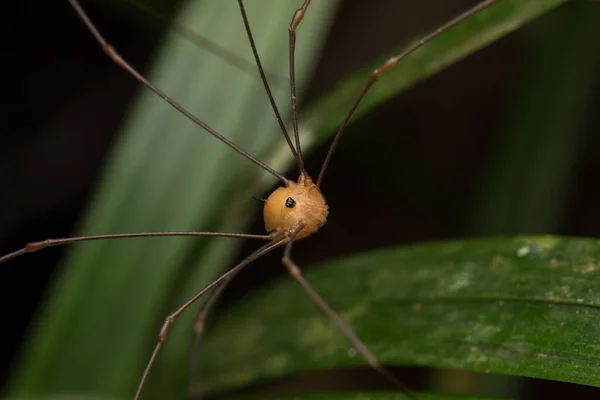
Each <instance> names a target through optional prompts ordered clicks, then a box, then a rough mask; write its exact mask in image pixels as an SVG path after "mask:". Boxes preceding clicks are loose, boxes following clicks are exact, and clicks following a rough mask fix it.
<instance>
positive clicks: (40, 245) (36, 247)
mask: <svg viewBox="0 0 600 400" xmlns="http://www.w3.org/2000/svg"><path fill="white" fill-rule="evenodd" d="M166 236H178V237H180V236H212V237H231V238H242V239H262V240H272V239H273V235H251V234H247V233H228V232H134V233H111V234H107V235H91V236H75V237H70V238H61V239H46V240H42V241H39V242H31V243H27V245H26V246H25V247H23V248H22V249H19V250H16V251H13V252H12V253H8V254H5V255H3V256H2V257H0V264H2V263H3V262H5V261H8V260H10V259H12V258H15V257H18V256H21V255H23V254H27V253H34V252H36V251H40V250H42V249H45V248H47V247H54V246H63V245H66V244H72V243H78V242H89V241H93V240H107V239H123V238H139V237H166Z"/></svg>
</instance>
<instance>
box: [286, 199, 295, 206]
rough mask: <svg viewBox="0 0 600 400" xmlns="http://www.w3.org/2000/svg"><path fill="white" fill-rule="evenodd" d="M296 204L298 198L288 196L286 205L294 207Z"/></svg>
mask: <svg viewBox="0 0 600 400" xmlns="http://www.w3.org/2000/svg"><path fill="white" fill-rule="evenodd" d="M295 205H296V200H294V199H292V198H291V197H288V198H287V200H286V201H285V206H286V207H287V208H294V206H295Z"/></svg>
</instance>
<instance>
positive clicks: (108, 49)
mask: <svg viewBox="0 0 600 400" xmlns="http://www.w3.org/2000/svg"><path fill="white" fill-rule="evenodd" d="M69 3H71V6H73V9H74V10H75V12H76V13H77V15H79V18H81V20H82V21H83V23H84V24H85V26H86V27H87V28H88V30H89V31H90V32H91V33H92V35H93V36H94V38H95V39H96V41H97V42H98V43H99V44H100V46H102V50H103V51H104V53H106V55H108V56H109V57H110V58H111V60H113V61H114V62H115V63H116V64H117V65H118V66H120V67H121V68H123V69H124V70H125V71H127V72H128V73H129V74H130V75H131V76H133V77H134V78H135V79H137V80H138V82H140V83H141V84H143V85H144V86H146V87H147V88H148V89H150V90H152V91H153V92H154V93H155V94H157V95H158V96H159V97H160V98H162V99H163V100H164V101H166V102H167V103H169V104H170V105H171V106H172V107H173V108H174V109H176V110H177V111H179V112H180V113H181V114H183V115H184V116H186V117H187V118H188V119H190V120H191V121H192V122H194V123H195V124H196V125H198V126H199V127H201V128H202V129H204V130H205V131H206V132H208V133H210V134H211V135H213V136H214V137H215V138H217V139H219V140H220V141H221V142H223V143H225V144H226V145H227V146H229V147H231V148H232V149H233V150H235V151H237V152H238V153H240V154H241V155H242V156H244V157H246V158H247V159H248V160H250V161H252V162H253V163H254V164H256V165H258V166H259V167H260V168H262V169H263V170H265V171H267V172H269V173H270V174H272V175H274V176H275V177H277V178H279V179H280V180H281V181H282V182H283V183H284V184H286V185H287V184H288V183H289V181H288V179H287V178H286V177H285V176H283V175H281V174H280V173H279V172H277V171H275V170H274V169H272V168H271V167H269V166H268V165H266V164H264V163H263V162H262V161H259V160H258V159H257V158H255V157H253V156H252V155H250V154H249V153H248V152H246V151H245V150H242V149H241V148H240V147H238V146H237V145H236V144H235V143H233V142H232V141H230V140H229V139H227V138H226V137H225V136H223V135H221V134H220V133H219V132H217V131H215V130H214V129H213V128H211V127H210V126H208V125H207V124H205V123H204V122H202V121H201V120H199V119H198V118H196V117H195V116H194V115H193V114H192V113H191V112H189V111H188V110H186V109H185V108H183V107H182V106H180V105H179V104H178V103H177V102H175V100H173V99H171V98H170V97H169V96H167V95H166V94H164V93H163V92H161V91H160V90H159V89H158V88H157V87H156V86H154V85H153V84H151V83H150V82H149V81H148V80H147V79H146V78H144V77H143V76H142V75H141V74H140V73H139V72H137V71H136V70H135V68H133V67H132V66H131V65H129V63H128V62H127V61H125V59H123V57H121V55H120V54H119V53H117V51H116V50H115V49H114V48H113V47H112V46H111V45H110V44H109V43H108V42H107V41H106V39H104V37H103V36H102V35H101V34H100V31H98V28H96V26H95V25H94V24H93V23H92V21H91V20H90V18H89V17H88V16H87V14H86V13H85V11H83V8H82V7H81V5H80V4H79V2H78V1H77V0H69Z"/></svg>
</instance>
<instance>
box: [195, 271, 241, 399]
mask: <svg viewBox="0 0 600 400" xmlns="http://www.w3.org/2000/svg"><path fill="white" fill-rule="evenodd" d="M238 272H239V271H238ZM236 275H237V272H235V273H233V274H232V275H230V276H228V278H227V279H225V280H224V281H223V282H222V283H221V284H220V285H219V286H218V287H216V288H215V289H214V290H212V291H211V292H210V293H208V295H207V297H206V299H205V300H204V302H203V303H202V305H201V306H200V310H198V312H197V313H196V316H195V318H194V325H193V331H194V339H193V343H192V351H191V354H192V357H190V385H191V388H190V394H191V395H194V396H200V395H201V394H200V387H201V386H200V384H194V383H193V382H196V381H197V380H198V379H199V377H200V347H201V345H202V338H203V336H204V328H205V326H206V319H207V318H208V315H209V312H210V310H211V308H212V306H213V305H214V304H215V303H216V301H217V300H218V299H219V297H220V296H221V293H223V290H224V289H225V287H227V284H228V283H229V282H231V281H232V280H233V278H234V277H235V276H236ZM200 382H201V381H200ZM196 393H198V394H196Z"/></svg>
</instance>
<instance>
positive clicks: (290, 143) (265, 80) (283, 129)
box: [238, 0, 306, 174]
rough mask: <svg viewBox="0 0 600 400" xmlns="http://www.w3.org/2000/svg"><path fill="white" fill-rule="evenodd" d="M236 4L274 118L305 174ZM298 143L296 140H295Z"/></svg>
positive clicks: (245, 20)
mask: <svg viewBox="0 0 600 400" xmlns="http://www.w3.org/2000/svg"><path fill="white" fill-rule="evenodd" d="M238 4H239V6H240V12H241V13H242V19H243V20H244V27H245V28H246V34H247V35H248V40H249V41H250V47H252V54H254V60H255V61H256V66H257V67H258V72H259V73H260V77H261V79H262V81H263V86H264V87H265V91H266V92H267V97H268V98H269V102H270V103H271V108H272V109H273V112H274V113H275V118H276V119H277V122H278V123H279V127H280V128H281V133H282V134H283V136H284V137H285V140H286V142H287V144H288V146H289V147H290V150H291V151H292V154H293V156H294V160H296V164H298V168H299V169H300V172H302V173H303V174H306V170H305V169H304V161H303V160H302V156H301V155H300V154H299V152H297V151H296V149H295V148H294V145H293V144H292V141H291V139H290V135H289V134H288V131H287V129H286V128H285V124H284V123H283V119H282V118H281V114H280V113H279V109H278V108H277V104H275V99H274V98H273V94H272V93H271V88H270V87H269V82H267V77H266V75H265V71H264V69H263V66H262V63H261V62H260V57H259V56H258V50H257V49H256V44H255V43H254V37H253V36H252V30H251V29H250V23H249V22H248V16H247V15H246V9H245V8H244V2H243V0H238ZM296 143H298V142H296Z"/></svg>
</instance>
